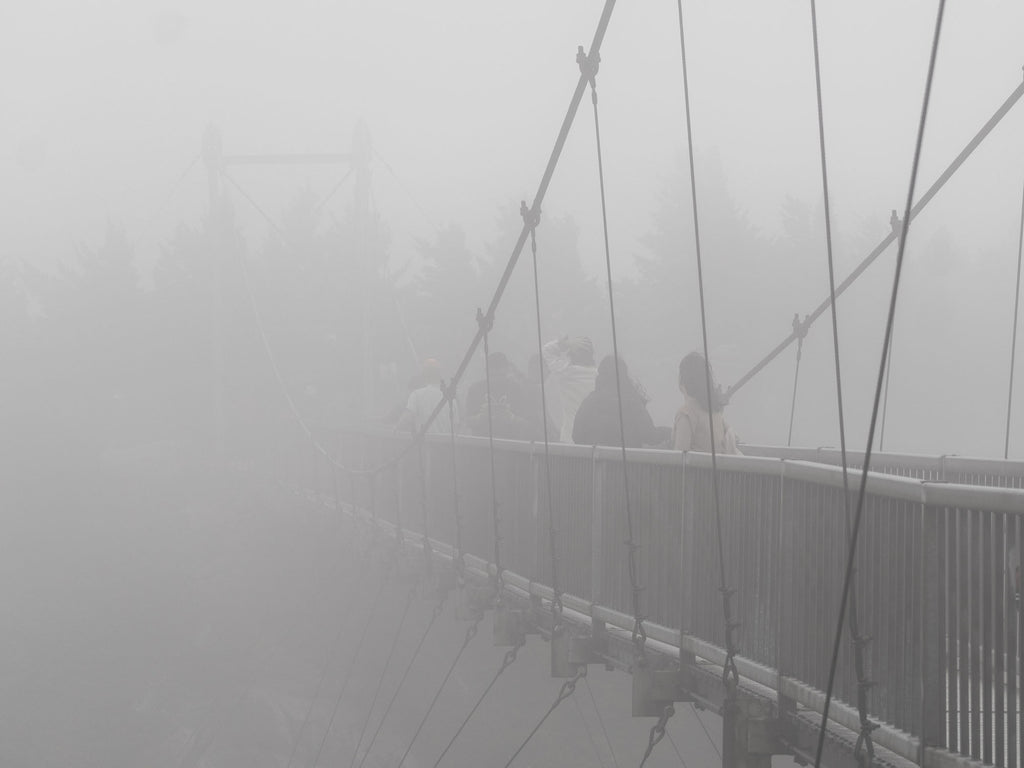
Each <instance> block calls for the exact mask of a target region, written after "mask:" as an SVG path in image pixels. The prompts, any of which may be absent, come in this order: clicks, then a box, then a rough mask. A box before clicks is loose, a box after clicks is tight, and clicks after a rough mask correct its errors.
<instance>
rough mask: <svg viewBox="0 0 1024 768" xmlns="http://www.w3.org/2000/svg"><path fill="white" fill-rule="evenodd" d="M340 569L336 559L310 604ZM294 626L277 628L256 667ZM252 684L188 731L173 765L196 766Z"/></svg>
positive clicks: (256, 643) (253, 648) (258, 641)
mask: <svg viewBox="0 0 1024 768" xmlns="http://www.w3.org/2000/svg"><path fill="white" fill-rule="evenodd" d="M340 572H341V563H340V562H339V563H337V564H336V565H335V567H334V568H333V570H332V572H331V573H330V574H328V576H327V577H325V578H323V579H321V581H320V584H319V585H318V586H317V588H316V594H315V595H314V596H313V597H312V598H311V599H310V601H309V602H310V603H311V604H312V603H316V602H317V601H318V600H319V599H320V598H321V597H323V596H324V595H325V594H326V592H327V588H328V587H329V586H330V585H332V584H334V583H335V578H336V577H337V576H338V575H339V574H340ZM294 628H295V627H294V625H289V626H282V627H280V630H279V632H278V633H277V635H276V636H275V638H274V641H273V643H271V644H270V646H269V648H268V649H267V652H266V653H265V654H264V655H263V658H262V659H261V660H260V661H259V662H258V663H257V665H256V666H263V665H265V664H267V663H269V662H270V661H271V660H272V659H273V658H274V656H275V655H276V654H277V652H278V651H279V650H280V649H281V648H282V646H283V645H284V641H285V640H286V638H287V636H288V634H289V630H292V629H294ZM264 639H265V636H263V635H261V636H258V637H257V638H256V639H255V640H254V641H253V643H252V644H251V645H250V646H249V647H248V648H246V650H245V652H244V654H243V656H248V655H249V654H250V653H252V652H255V651H256V650H257V649H258V648H259V646H260V644H261V641H262V640H264ZM251 677H254V676H251ZM255 685H256V681H255V679H250V680H249V682H248V684H247V685H246V687H245V688H244V689H243V690H242V692H241V693H240V694H239V695H238V696H237V697H236V698H235V699H234V700H233V702H232V703H231V704H230V705H229V706H226V707H221V708H220V709H221V710H222V711H223V716H222V717H221V718H220V719H219V722H218V723H216V724H213V723H212V722H211V721H212V720H213V717H212V716H211V717H208V718H206V719H205V721H204V722H203V724H202V725H201V726H200V727H199V728H197V729H196V730H195V731H193V732H192V734H191V735H190V736H189V738H188V741H187V742H186V744H185V748H184V751H183V752H182V755H181V758H180V759H179V761H178V766H177V768H186V766H188V767H189V768H194V766H196V765H197V764H198V763H199V761H200V760H201V759H202V758H203V756H204V755H205V754H206V750H208V749H209V748H210V747H211V746H212V745H213V743H214V742H215V741H216V739H217V736H218V735H219V734H220V733H221V732H222V731H223V730H224V729H225V728H226V727H227V723H228V722H229V720H230V719H231V717H232V716H233V715H234V714H235V712H237V711H238V709H239V707H241V706H242V704H243V703H244V702H245V700H246V699H247V698H248V697H249V694H250V693H251V692H252V690H253V688H254V687H255ZM204 731H206V733H204Z"/></svg>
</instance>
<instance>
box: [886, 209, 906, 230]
mask: <svg viewBox="0 0 1024 768" xmlns="http://www.w3.org/2000/svg"><path fill="white" fill-rule="evenodd" d="M889 226H890V227H892V231H893V234H896V235H898V234H899V233H900V230H901V229H902V228H903V222H902V221H900V217H899V216H898V215H897V213H896V209H895V208H893V209H892V213H890V214H889Z"/></svg>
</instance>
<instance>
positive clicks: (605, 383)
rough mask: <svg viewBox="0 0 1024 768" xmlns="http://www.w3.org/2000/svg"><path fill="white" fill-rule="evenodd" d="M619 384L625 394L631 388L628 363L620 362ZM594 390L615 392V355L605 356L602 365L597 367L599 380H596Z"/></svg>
mask: <svg viewBox="0 0 1024 768" xmlns="http://www.w3.org/2000/svg"><path fill="white" fill-rule="evenodd" d="M618 362H619V383H620V384H621V385H622V390H623V392H625V391H628V387H630V381H629V369H628V368H627V367H626V363H625V362H624V361H622V360H619V361H618ZM594 389H600V390H605V389H607V390H609V391H611V392H614V391H615V355H605V356H604V358H603V359H602V360H601V364H600V365H598V366H597V378H596V379H595V380H594Z"/></svg>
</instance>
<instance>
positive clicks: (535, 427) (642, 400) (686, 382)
mask: <svg viewBox="0 0 1024 768" xmlns="http://www.w3.org/2000/svg"><path fill="white" fill-rule="evenodd" d="M542 351H543V358H540V357H538V356H537V355H534V356H533V357H532V358H531V359H530V361H529V363H528V365H527V369H528V370H527V373H526V374H525V375H524V374H523V373H521V372H520V371H519V370H518V369H517V368H516V367H515V366H514V365H512V363H511V362H510V361H509V360H508V358H507V357H506V356H505V355H504V354H502V353H501V352H492V353H491V354H490V355H489V356H488V358H487V372H486V376H485V377H484V378H483V379H481V380H479V381H476V382H474V383H473V384H472V385H471V386H470V387H469V390H468V392H467V395H466V400H465V407H464V409H463V410H460V408H459V407H458V403H457V402H455V401H454V400H453V401H452V403H451V404H450V405H449V404H447V403H446V402H445V401H446V398H445V394H444V392H443V390H442V379H441V367H440V365H439V364H438V363H437V361H436V360H432V359H431V360H427V361H426V362H425V363H424V365H423V370H422V373H421V377H420V381H419V382H418V386H416V387H415V388H413V389H412V391H411V392H410V394H409V397H408V400H407V402H406V407H405V410H404V412H403V413H402V414H401V417H400V418H399V421H398V424H397V428H398V429H406V430H410V431H415V430H418V429H420V428H422V425H423V424H426V423H427V421H428V420H429V418H430V416H431V415H432V414H433V412H434V411H435V410H436V409H437V407H438V404H439V403H441V404H443V406H442V409H441V411H440V413H439V414H438V416H437V418H435V419H434V421H433V422H431V424H430V426H429V427H428V432H432V433H443V434H450V433H452V432H468V433H470V434H473V435H480V436H487V435H488V434H492V435H493V436H494V437H497V438H508V439H515V440H543V439H545V437H546V438H547V439H549V440H551V441H552V442H562V443H577V444H580V445H608V446H620V445H623V444H624V445H625V446H626V447H627V448H640V447H645V446H646V447H656V448H669V449H674V450H677V451H691V450H692V451H705V452H707V451H710V450H711V445H712V435H713V436H714V446H715V450H716V451H717V452H719V453H739V450H738V448H737V445H736V436H735V434H734V433H733V431H732V429H731V428H730V427H729V425H728V424H727V423H726V422H725V420H724V418H723V410H724V398H723V396H722V394H721V391H720V390H719V388H718V387H717V386H716V385H715V384H714V380H713V378H712V377H711V373H710V370H709V368H708V365H707V363H706V361H705V360H704V356H703V355H701V354H700V353H698V352H691V353H690V354H688V355H686V356H685V357H684V358H683V359H682V360H681V361H680V362H679V379H678V384H679V390H680V392H681V393H682V395H683V403H682V405H681V406H680V408H679V410H678V411H677V412H676V415H675V421H674V424H673V426H672V427H671V428H669V427H657V426H655V424H654V421H653V420H652V418H651V415H650V414H649V413H648V411H647V403H648V401H649V399H650V398H648V396H647V393H646V392H645V391H644V389H643V387H642V386H641V385H640V383H639V382H638V381H636V380H635V379H633V378H632V377H631V376H630V375H629V369H628V367H627V366H626V363H625V362H624V361H623V360H621V359H616V357H615V356H614V355H608V356H606V357H605V358H603V359H602V360H601V362H600V364H595V359H594V345H593V343H592V342H591V341H590V339H589V338H586V337H578V338H573V339H570V338H569V337H562V338H560V339H555V340H553V341H550V342H548V343H547V344H545V345H544V347H543V350H542ZM541 376H543V381H544V390H545V392H544V394H545V395H546V398H544V397H542V394H541V392H542V386H541ZM709 381H710V387H709ZM545 399H546V402H547V403H549V404H550V406H549V407H547V408H545V407H544V406H543V403H544V402H545ZM620 404H621V410H620ZM545 414H546V416H547V423H546V424H545Z"/></svg>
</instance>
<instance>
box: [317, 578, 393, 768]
mask: <svg viewBox="0 0 1024 768" xmlns="http://www.w3.org/2000/svg"><path fill="white" fill-rule="evenodd" d="M384 584H385V580H384V577H383V575H382V576H381V579H380V583H379V584H378V585H377V593H376V594H375V595H374V598H373V602H372V603H371V604H370V613H369V615H368V616H367V617H366V621H365V622H364V623H363V631H362V632H361V633H360V634H359V641H358V642H357V643H356V649H355V651H354V652H353V653H352V658H351V659H350V660H349V663H348V668H347V669H346V670H345V676H344V677H343V678H342V681H341V688H340V689H339V690H338V696H337V698H336V699H335V700H334V707H333V708H332V709H331V717H330V719H329V720H328V721H327V728H326V730H325V731H324V735H323V736H322V737H321V739H320V746H319V747H317V750H316V757H315V758H314V759H313V768H316V766H317V764H319V762H320V755H321V754H322V753H323V751H324V745H325V744H326V743H327V737H328V736H329V735H330V733H331V730H332V729H333V728H334V719H335V717H337V715H338V707H340V706H341V700H342V698H343V697H344V696H345V691H347V690H348V683H349V681H350V680H351V679H352V672H353V671H354V670H355V667H356V661H357V660H358V659H359V654H360V652H361V651H362V650H363V644H364V643H365V642H366V637H367V635H368V634H369V631H370V625H371V624H372V623H373V617H374V616H375V615H376V613H377V608H378V606H379V605H380V598H381V595H382V594H383V592H384Z"/></svg>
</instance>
